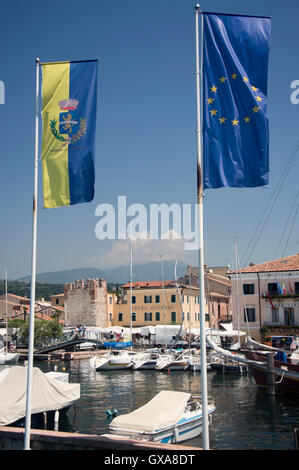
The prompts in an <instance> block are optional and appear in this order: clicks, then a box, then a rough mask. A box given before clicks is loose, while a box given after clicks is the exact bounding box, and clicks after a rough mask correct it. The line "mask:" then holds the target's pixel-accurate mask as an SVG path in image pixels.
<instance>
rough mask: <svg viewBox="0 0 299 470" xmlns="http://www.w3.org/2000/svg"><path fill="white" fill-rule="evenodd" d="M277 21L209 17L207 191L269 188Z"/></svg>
mask: <svg viewBox="0 0 299 470" xmlns="http://www.w3.org/2000/svg"><path fill="white" fill-rule="evenodd" d="M270 34H271V19H270V18H267V17H252V16H237V15H227V14H214V13H203V85H202V86H203V88H202V89H203V107H202V109H203V187H204V188H220V187H224V186H229V187H239V188H241V187H255V186H263V185H266V184H268V179H269V125H268V117H267V76H268V57H269V44H270Z"/></svg>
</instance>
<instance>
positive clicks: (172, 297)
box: [171, 294, 175, 304]
mask: <svg viewBox="0 0 299 470" xmlns="http://www.w3.org/2000/svg"><path fill="white" fill-rule="evenodd" d="M171 302H172V303H173V304H174V303H175V294H171Z"/></svg>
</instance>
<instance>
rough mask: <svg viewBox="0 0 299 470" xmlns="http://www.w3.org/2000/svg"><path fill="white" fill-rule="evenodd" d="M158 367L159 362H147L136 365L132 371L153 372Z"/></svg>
mask: <svg viewBox="0 0 299 470" xmlns="http://www.w3.org/2000/svg"><path fill="white" fill-rule="evenodd" d="M156 365H157V361H145V362H142V363H134V364H133V366H132V369H134V370H153V369H155V367H156Z"/></svg>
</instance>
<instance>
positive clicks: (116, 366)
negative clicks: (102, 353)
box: [90, 357, 131, 370]
mask: <svg viewBox="0 0 299 470" xmlns="http://www.w3.org/2000/svg"><path fill="white" fill-rule="evenodd" d="M90 365H91V367H93V369H95V370H121V369H128V368H129V367H130V365H131V359H129V358H128V359H124V358H122V359H117V358H115V359H109V358H105V357H104V358H102V359H97V358H91V359H90Z"/></svg>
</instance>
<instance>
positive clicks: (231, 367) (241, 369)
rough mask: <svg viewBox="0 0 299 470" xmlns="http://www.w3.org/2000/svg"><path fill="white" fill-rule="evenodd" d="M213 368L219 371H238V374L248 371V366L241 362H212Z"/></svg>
mask: <svg viewBox="0 0 299 470" xmlns="http://www.w3.org/2000/svg"><path fill="white" fill-rule="evenodd" d="M210 367H211V370H215V371H216V372H219V373H221V374H222V373H226V372H228V373H237V374H240V373H242V374H244V373H245V372H246V371H247V367H246V366H244V365H239V364H218V363H214V364H210Z"/></svg>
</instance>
